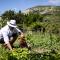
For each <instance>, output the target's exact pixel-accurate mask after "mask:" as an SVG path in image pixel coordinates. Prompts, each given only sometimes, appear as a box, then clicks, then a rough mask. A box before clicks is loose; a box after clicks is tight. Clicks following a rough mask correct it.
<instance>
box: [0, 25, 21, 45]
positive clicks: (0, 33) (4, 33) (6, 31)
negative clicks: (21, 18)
mask: <svg viewBox="0 0 60 60" xmlns="http://www.w3.org/2000/svg"><path fill="white" fill-rule="evenodd" d="M19 32H20V33H21V30H19V29H18V28H14V29H13V30H12V31H11V30H10V28H9V26H8V25H6V26H4V27H3V28H1V29H0V39H2V38H3V39H4V42H5V43H6V44H7V43H9V37H11V36H12V34H14V33H17V34H18V33H19Z"/></svg>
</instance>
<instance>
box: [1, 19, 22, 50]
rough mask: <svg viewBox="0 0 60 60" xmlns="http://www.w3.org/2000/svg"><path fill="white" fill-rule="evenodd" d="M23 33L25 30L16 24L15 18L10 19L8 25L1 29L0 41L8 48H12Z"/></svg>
mask: <svg viewBox="0 0 60 60" xmlns="http://www.w3.org/2000/svg"><path fill="white" fill-rule="evenodd" d="M19 33H20V34H21V35H23V32H22V31H21V30H19V29H18V28H17V26H16V21H15V20H10V21H9V22H7V25H6V26H4V27H3V28H1V30H0V43H3V44H4V45H5V46H6V47H7V48H8V49H10V50H12V46H13V43H14V42H15V40H16V38H17V36H18V35H19Z"/></svg>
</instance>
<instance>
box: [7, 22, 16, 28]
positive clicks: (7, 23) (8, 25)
mask: <svg viewBox="0 0 60 60" xmlns="http://www.w3.org/2000/svg"><path fill="white" fill-rule="evenodd" d="M7 25H8V26H11V27H14V28H16V27H17V26H16V25H11V24H10V23H9V22H7Z"/></svg>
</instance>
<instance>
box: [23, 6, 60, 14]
mask: <svg viewBox="0 0 60 60" xmlns="http://www.w3.org/2000/svg"><path fill="white" fill-rule="evenodd" d="M30 12H33V13H40V14H53V13H55V14H60V13H59V12H60V6H35V7H32V8H28V9H26V10H24V11H23V13H25V14H29V13H30Z"/></svg>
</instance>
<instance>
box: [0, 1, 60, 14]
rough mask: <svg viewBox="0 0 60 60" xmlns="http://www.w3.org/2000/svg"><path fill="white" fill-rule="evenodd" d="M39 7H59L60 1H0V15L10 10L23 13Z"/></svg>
mask: <svg viewBox="0 0 60 60" xmlns="http://www.w3.org/2000/svg"><path fill="white" fill-rule="evenodd" d="M39 5H54V6H60V0H0V14H2V13H3V12H5V11H7V10H10V9H11V10H15V11H19V10H21V11H24V10H26V9H28V8H31V7H35V6H39Z"/></svg>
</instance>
